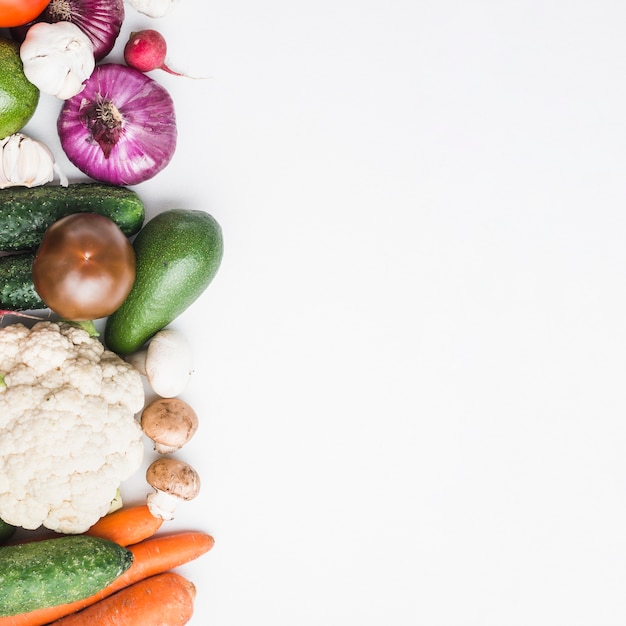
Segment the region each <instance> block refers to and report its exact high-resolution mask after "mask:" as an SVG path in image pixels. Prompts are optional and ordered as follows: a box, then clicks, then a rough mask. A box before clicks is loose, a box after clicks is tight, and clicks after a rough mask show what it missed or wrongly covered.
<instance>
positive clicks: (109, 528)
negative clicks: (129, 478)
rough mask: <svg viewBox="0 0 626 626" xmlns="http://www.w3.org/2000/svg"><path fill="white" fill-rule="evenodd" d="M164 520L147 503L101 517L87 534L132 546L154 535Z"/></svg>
mask: <svg viewBox="0 0 626 626" xmlns="http://www.w3.org/2000/svg"><path fill="white" fill-rule="evenodd" d="M161 524H163V520H162V519H161V518H159V517H155V516H154V515H152V513H150V510H149V509H148V507H147V505H145V504H140V505H138V506H130V507H125V508H122V509H118V510H117V511H113V513H109V514H108V515H105V516H104V517H101V518H100V519H99V520H98V521H97V522H96V523H95V524H94V525H93V526H92V527H91V528H90V529H89V530H88V531H86V532H85V535H93V536H95V537H102V539H109V541H114V542H115V543H119V544H120V545H121V546H130V545H132V544H134V543H139V542H140V541H143V540H144V539H148V538H149V537H152V535H154V534H155V533H156V531H157V530H159V528H160V527H161Z"/></svg>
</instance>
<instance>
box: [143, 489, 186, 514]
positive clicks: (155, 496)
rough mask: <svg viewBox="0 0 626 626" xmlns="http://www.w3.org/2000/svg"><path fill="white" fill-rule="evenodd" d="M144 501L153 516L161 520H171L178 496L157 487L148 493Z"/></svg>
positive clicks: (178, 500) (178, 501) (177, 502)
mask: <svg viewBox="0 0 626 626" xmlns="http://www.w3.org/2000/svg"><path fill="white" fill-rule="evenodd" d="M146 503H147V505H148V509H149V511H150V513H152V515H154V517H159V518H161V519H163V520H171V519H174V511H175V510H176V506H177V505H178V504H179V503H180V498H178V497H177V496H173V495H172V494H171V493H167V492H166V491H161V490H159V489H157V490H156V491H153V492H152V493H150V494H148V497H147V499H146Z"/></svg>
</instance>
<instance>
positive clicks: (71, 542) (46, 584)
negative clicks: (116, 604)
mask: <svg viewBox="0 0 626 626" xmlns="http://www.w3.org/2000/svg"><path fill="white" fill-rule="evenodd" d="M132 562H133V554H132V552H131V551H130V550H128V549H127V548H123V547H122V546H120V545H118V544H116V543H113V542H112V541H108V540H106V539H101V538H99V537H91V536H89V535H73V536H69V537H59V538H55V539H44V540H43V541H33V542H31V543H23V544H18V545H11V546H3V547H0V590H2V591H1V593H0V617H7V616H9V615H17V614H19V613H27V612H29V611H35V610H36V609H43V608H46V607H50V606H55V605H57V604H66V603H69V602H74V601H75V600H80V599H82V598H87V597H89V596H91V595H93V594H95V593H97V592H98V591H100V590H101V589H103V588H104V587H106V586H107V585H109V584H110V583H112V582H113V581H114V580H115V579H116V578H117V577H118V576H120V575H121V574H123V573H124V572H125V571H126V570H127V569H128V568H129V567H130V566H131V564H132Z"/></svg>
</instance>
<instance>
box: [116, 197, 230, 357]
mask: <svg viewBox="0 0 626 626" xmlns="http://www.w3.org/2000/svg"><path fill="white" fill-rule="evenodd" d="M133 247H134V249H135V259H136V265H137V272H136V277H135V283H134V285H133V288H132V289H131V291H130V293H129V294H128V296H127V298H126V300H125V301H124V302H123V303H122V306H120V308H119V309H117V311H115V312H114V313H113V314H111V315H110V316H109V317H108V318H107V321H106V325H105V330H104V341H105V344H106V345H107V347H108V348H109V349H110V350H112V351H113V352H117V353H118V354H129V353H131V352H135V351H136V350H137V349H139V348H140V347H141V346H142V345H143V344H144V343H146V341H148V339H150V337H152V336H153V335H154V334H155V333H156V332H158V331H159V330H161V329H162V328H164V327H165V326H167V325H168V324H169V323H170V322H172V321H173V320H174V319H175V318H176V317H178V316H179V315H180V314H181V313H182V312H183V311H184V310H185V309H187V308H188V307H189V305H191V304H192V303H193V302H194V301H195V300H196V299H197V298H198V297H199V296H200V295H201V294H202V292H203V291H204V290H205V289H206V287H208V285H209V283H210V282H211V281H212V280H213V278H214V276H215V274H216V273H217V270H218V269H219V266H220V263H221V261H222V256H223V252H224V244H223V240H222V229H221V227H220V225H219V224H218V223H217V221H216V220H215V218H213V217H212V216H211V215H209V214H208V213H206V212H204V211H197V210H186V209H170V210H168V211H164V212H163V213H159V214H157V215H156V216H155V217H154V218H152V219H151V220H150V221H149V222H147V224H146V225H145V226H144V227H143V229H142V230H141V231H140V232H139V234H138V235H137V237H136V238H135V241H134V243H133Z"/></svg>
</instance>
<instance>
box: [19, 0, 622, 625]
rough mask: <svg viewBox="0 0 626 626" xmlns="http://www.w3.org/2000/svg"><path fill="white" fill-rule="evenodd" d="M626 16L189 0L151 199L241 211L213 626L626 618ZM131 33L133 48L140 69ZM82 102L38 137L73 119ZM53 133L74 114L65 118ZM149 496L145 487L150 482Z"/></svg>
mask: <svg viewBox="0 0 626 626" xmlns="http://www.w3.org/2000/svg"><path fill="white" fill-rule="evenodd" d="M625 24H626V8H624V4H623V3H622V2H617V1H609V0H595V1H594V2H583V1H578V0H570V1H565V0H563V1H557V0H526V1H519V2H513V1H506V0H505V1H499V2H496V1H490V0H482V1H478V0H465V1H461V0H459V1H456V2H455V1H452V0H437V1H434V0H431V1H423V0H385V1H384V2H383V1H381V0H378V1H375V0H361V1H360V2H353V1H348V0H316V1H315V2H311V1H309V2H294V1H293V0H292V1H289V2H287V1H285V0H267V1H266V2H252V1H250V0H229V1H228V2H222V1H220V0H213V1H211V2H200V1H195V2H194V1H193V0H181V2H180V3H179V4H178V5H177V6H176V7H175V9H174V10H173V11H172V13H171V14H170V15H169V16H168V17H167V18H163V19H159V20H150V19H149V18H146V17H142V16H140V15H139V14H137V13H136V12H134V11H133V10H132V9H131V8H130V7H129V8H128V10H127V21H126V24H125V26H124V31H123V33H122V35H121V36H120V42H123V41H125V40H126V38H127V36H128V32H130V30H131V29H137V28H145V27H152V28H158V29H159V30H161V32H162V33H163V34H164V35H165V36H166V37H167V39H168V42H169V54H168V61H169V63H170V65H172V66H173V67H176V68H178V69H180V70H182V71H184V72H187V73H189V74H193V75H195V76H204V77H206V78H204V79H201V80H189V79H184V78H176V77H172V76H169V75H167V74H165V73H163V72H153V73H152V74H151V75H152V76H153V77H154V78H155V79H157V80H159V81H160V82H161V83H162V84H163V85H164V86H166V87H167V88H168V89H169V90H170V91H171V94H172V97H173V98H174V100H175V103H176V106H177V113H178V119H179V135H180V136H179V144H178V149H177V153H176V155H175V157H174V159H173V160H172V162H171V164H170V166H169V167H168V168H167V169H166V170H165V171H164V172H163V173H161V174H159V175H158V176H157V177H156V178H154V179H153V180H152V181H149V182H147V183H144V184H142V185H139V186H138V187H137V188H136V190H137V191H138V192H139V193H140V194H142V197H143V198H144V199H145V201H146V205H147V207H148V211H149V213H150V214H154V213H155V212H158V211H160V210H163V209H165V208H170V207H174V206H175V207H183V208H201V209H204V210H207V211H208V212H210V213H211V214H212V215H214V217H216V219H217V220H218V221H219V222H220V224H221V225H222V228H223V231H224V239H225V257H224V261H223V264H222V267H221V269H220V271H219V274H218V276H217V277H216V278H215V280H214V282H213V283H212V284H211V286H210V287H209V289H208V290H207V291H206V292H205V293H204V294H203V295H202V297H201V298H200V299H199V300H198V301H197V302H196V303H195V304H194V305H193V306H192V307H191V308H190V309H188V311H187V312H186V313H185V314H183V315H182V316H181V317H180V318H179V319H178V320H177V321H176V322H175V324H174V326H176V327H177V328H179V329H181V330H183V331H184V332H185V333H187V334H188V335H189V336H190V337H192V338H193V340H194V344H195V349H196V355H195V356H196V366H195V373H194V378H193V380H192V382H191V384H190V386H189V388H188V390H187V391H186V392H185V394H184V395H183V397H184V398H185V399H187V400H188V401H189V402H190V403H192V404H193V405H194V406H195V407H196V408H197V410H198V412H199V413H200V415H201V427H200V430H199V432H198V434H197V435H196V438H195V439H194V440H192V442H190V443H189V444H188V446H187V447H186V448H184V449H183V450H182V451H181V452H180V457H181V458H183V459H185V460H187V461H189V462H191V463H192V464H193V465H194V466H196V468H197V469H198V471H199V472H200V474H201V476H202V480H203V488H202V493H201V494H200V496H199V497H198V498H197V499H196V500H195V501H193V502H190V503H188V504H186V505H184V506H181V507H180V509H179V511H178V514H177V517H176V520H175V521H174V522H172V525H170V526H169V528H170V529H172V528H197V529H201V530H205V531H207V532H210V533H211V534H213V535H214V537H215V540H216V544H215V548H214V549H213V550H212V551H211V552H210V553H208V554H207V555H205V556H204V557H202V558H201V559H199V560H198V561H196V562H194V563H193V564H190V565H188V566H186V567H184V568H181V571H183V572H184V573H186V574H187V575H188V576H189V577H190V578H191V579H192V580H193V581H194V582H195V583H196V585H197V587H198V598H197V602H196V614H195V616H194V618H193V619H192V622H191V623H192V624H193V625H194V626H206V625H207V624H210V625H212V626H243V625H244V624H249V623H261V624H274V625H276V626H283V625H284V626H287V625H292V624H298V625H299V626H309V625H310V626H313V625H315V626H317V625H319V624H324V625H325V626H335V625H336V626H339V625H344V624H364V623H367V624H393V625H394V626H405V625H406V626H409V625H410V626H413V625H417V624H419V625H420V626H473V625H476V626H490V625H494V626H495V625H498V626H502V625H503V624H504V625H507V626H513V625H529V624H532V625H533V626H538V625H544V624H545V625H549V626H558V625H567V626H576V625H581V626H589V625H590V624H594V625H599V626H611V625H613V624H615V625H617V624H623V623H624V621H625V620H626V594H625V593H624V588H625V585H626V455H625V450H626V396H625V394H624V389H625V386H624V382H625V380H626V296H625V293H626V292H625V286H626V87H625V85H626V79H625V77H626V26H625ZM121 47H122V44H120V45H119V46H118V47H116V51H115V53H114V54H113V55H111V57H110V58H109V60H119V58H120V57H119V52H120V50H121ZM57 108H58V104H57V103H56V102H52V99H48V98H45V97H44V98H42V104H41V106H40V108H39V109H38V111H37V113H36V115H35V117H34V118H33V120H32V122H31V123H30V124H29V126H28V127H27V130H29V131H31V134H33V135H35V136H37V137H38V138H41V137H44V136H45V137H49V141H50V145H51V147H52V148H53V149H54V150H55V152H56V153H57V157H58V160H59V162H60V163H61V164H62V165H63V166H64V167H65V168H67V169H68V171H69V173H71V172H72V170H71V168H70V167H69V165H68V164H67V162H66V161H65V159H64V157H63V155H62V154H60V153H59V149H58V143H56V142H57V140H56V138H55V136H54V133H53V132H51V130H50V129H51V128H52V126H51V122H50V120H51V119H54V117H55V115H54V111H56V110H57ZM52 125H53V122H52ZM144 492H145V485H144V483H143V477H141V476H139V477H137V479H136V480H135V481H131V483H129V484H128V485H127V486H126V487H125V494H126V497H127V499H128V501H131V500H133V499H134V498H138V499H141V498H142V497H143V495H144Z"/></svg>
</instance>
